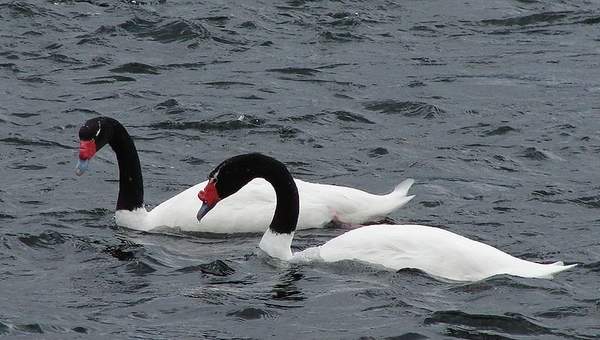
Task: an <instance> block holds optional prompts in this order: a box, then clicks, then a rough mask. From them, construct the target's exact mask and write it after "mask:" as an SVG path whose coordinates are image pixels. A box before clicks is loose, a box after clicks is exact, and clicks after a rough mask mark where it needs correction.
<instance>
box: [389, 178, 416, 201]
mask: <svg viewBox="0 0 600 340" xmlns="http://www.w3.org/2000/svg"><path fill="white" fill-rule="evenodd" d="M413 184H415V180H414V179H412V178H408V179H405V180H404V181H402V182H400V184H398V185H396V187H395V188H394V191H392V192H391V194H393V195H394V196H406V195H407V194H408V190H410V187H412V185H413ZM410 197H411V198H412V197H415V196H414V195H413V196H410Z"/></svg>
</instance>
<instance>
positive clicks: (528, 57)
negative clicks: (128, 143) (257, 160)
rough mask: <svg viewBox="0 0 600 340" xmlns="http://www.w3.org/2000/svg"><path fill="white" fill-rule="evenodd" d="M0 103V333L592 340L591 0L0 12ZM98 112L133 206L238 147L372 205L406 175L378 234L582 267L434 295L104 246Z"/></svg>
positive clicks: (397, 275)
mask: <svg viewBox="0 0 600 340" xmlns="http://www.w3.org/2000/svg"><path fill="white" fill-rule="evenodd" d="M0 94H1V101H0V164H1V165H0V184H1V185H0V336H1V335H5V336H19V335H24V336H31V337H35V338H47V339H65V338H72V337H84V338H153V339H172V338H192V337H193V338H213V339H225V338H307V339H320V338H344V339H358V338H368V337H374V338H378V339H379V338H393V339H414V340H416V339H439V338H464V339H559V338H566V339H597V338H598V337H600V283H599V282H600V232H599V227H600V215H599V212H600V185H599V183H598V179H599V178H600V176H599V169H600V158H599V156H600V119H599V118H600V3H599V2H598V1H595V0H590V1H556V0H513V1H509V0H490V1H470V2H467V1H455V0H447V1H433V0H421V1H416V0H409V1H349V0H341V1H303V0H291V1H283V0H280V1H252V2H242V1H215V0H210V1H192V0H187V1H175V0H160V1H158V0H148V1H144V0H141V1H137V0H136V1H116V0H115V1H112V0H87V1H77V0H74V1H67V0H64V1H61V0H56V1H44V0H38V1H7V0H4V1H1V2H0ZM98 115H108V116H112V117H114V118H117V119H119V120H120V121H121V122H122V123H123V124H124V125H125V126H126V127H127V128H128V129H129V131H130V133H131V134H132V136H133V137H134V138H135V142H136V144H137V147H138V150H139V152H140V158H141V162H142V169H143V174H144V180H145V191H146V203H147V204H148V206H149V207H152V206H156V205H158V204H160V203H161V202H162V201H164V200H166V199H167V198H169V197H171V196H172V195H175V194H176V193H178V192H179V191H181V190H183V189H185V188H187V187H189V186H191V185H193V184H195V183H198V182H200V181H202V180H204V179H205V177H206V175H207V173H208V172H209V171H210V170H211V169H212V168H213V167H214V166H215V165H217V164H218V163H219V162H220V161H221V160H223V159H225V158H228V157H230V156H233V155H236V154H240V153H244V152H250V151H260V152H263V153H266V154H269V155H272V156H274V157H276V158H279V159H281V160H282V161H284V162H285V163H286V164H287V165H288V166H289V167H290V169H291V170H292V172H293V173H294V175H295V176H297V177H298V178H302V179H305V180H309V181H315V182H323V183H332V184H339V185H347V186H353V187H357V188H361V189H364V190H368V191H372V192H379V193H383V192H386V191H389V190H391V189H392V188H393V187H394V185H396V184H397V183H398V182H400V181H401V180H403V179H405V178H407V177H412V178H415V179H416V181H417V182H416V184H415V186H414V187H413V188H412V190H411V192H412V193H413V194H416V195H417V197H416V198H415V199H414V200H413V201H412V202H410V203H409V204H408V205H407V206H406V207H404V208H403V209H401V210H398V211H396V212H395V213H393V214H392V215H391V216H390V218H391V219H393V220H394V221H395V222H397V223H420V224H427V225H434V226H440V227H443V228H446V229H448V230H451V231H453V232H456V233H459V234H461V235H464V236H467V237H470V238H473V239H476V240H479V241H483V242H486V243H488V244H490V245H493V246H495V247H498V248H500V249H502V250H504V251H507V252H509V253H511V254H513V255H515V256H518V257H521V258H524V259H528V260H532V261H540V262H553V261H556V260H563V261H565V262H567V263H579V264H580V265H579V266H578V267H576V268H574V269H572V270H570V271H567V272H564V273H561V274H560V275H558V276H557V277H556V278H555V279H554V280H542V279H522V278H516V277H510V276H500V277H493V278H490V279H487V280H484V281H481V282H475V283H452V282H441V281H439V280H435V279H433V278H431V277H429V276H427V275H425V274H423V273H420V272H418V271H414V270H406V271H400V272H387V271H382V270H380V269H378V268H374V267H369V266H366V265H362V264H357V263H352V262H347V263H338V264H312V265H289V266H285V265H282V264H281V263H277V262H274V261H272V260H270V259H269V258H267V257H266V256H265V255H264V254H262V253H261V252H260V251H259V250H258V248H257V244H258V241H259V239H260V235H254V234H250V235H237V236H236V235H229V236H215V235H206V234H203V235H198V234H186V233H181V232H177V231H172V232H170V233H163V234H149V233H141V232H136V231H132V230H126V229H122V228H119V227H117V226H115V222H114V217H113V209H114V206H115V203H116V197H117V188H118V183H117V179H118V174H117V172H118V169H117V167H116V159H115V157H114V154H113V153H112V152H111V151H110V149H108V148H106V149H103V150H101V151H100V152H99V153H98V155H97V157H95V158H94V159H93V161H92V163H91V169H90V171H89V173H87V174H86V175H84V176H83V177H80V178H78V177H76V176H75V174H74V166H75V160H76V157H77V156H76V155H77V148H78V138H77V131H78V128H79V126H80V125H81V124H82V123H83V122H84V121H85V120H87V119H89V118H92V117H95V116H98ZM344 231H345V230H344V229H340V228H337V227H332V228H328V229H320V230H306V231H302V232H298V233H297V236H296V239H295V242H294V248H295V249H303V248H305V247H308V246H312V245H317V244H320V243H323V242H325V241H326V240H328V239H330V238H332V237H334V236H336V235H339V234H341V233H343V232H344Z"/></svg>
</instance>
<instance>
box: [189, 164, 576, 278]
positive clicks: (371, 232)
mask: <svg viewBox="0 0 600 340" xmlns="http://www.w3.org/2000/svg"><path fill="white" fill-rule="evenodd" d="M257 177H260V178H264V179H265V180H266V181H268V182H269V183H271V185H272V186H273V187H274V189H275V192H276V194H277V207H276V209H275V213H274V215H273V219H272V220H271V223H270V224H269V226H268V228H267V231H266V232H265V234H264V235H263V237H262V239H261V241H260V244H259V247H260V248H261V249H262V250H263V251H265V252H266V253H267V254H269V255H270V256H272V257H276V258H279V259H282V260H285V261H298V262H306V261H315V260H317V261H325V262H337V261H341V260H358V261H362V262H366V263H370V264H375V265H380V266H383V267H385V268H387V269H392V270H399V269H402V268H416V269H419V270H422V271H424V272H426V273H428V274H430V275H432V276H434V277H439V278H444V279H449V280H456V281H477V280H482V279H485V278H487V277H490V276H494V275H498V274H510V275H515V276H521V277H538V278H548V277H551V276H552V275H553V274H556V273H558V272H561V271H563V270H566V269H569V268H571V267H572V266H573V265H570V266H565V265H563V264H562V263H561V262H556V263H553V264H540V263H535V262H530V261H526V260H522V259H519V258H516V257H513V256H511V255H509V254H507V253H505V252H502V251H500V250H498V249H496V248H494V247H492V246H489V245H487V244H484V243H481V242H477V241H473V240H471V239H468V238H466V237H463V236H460V235H457V234H454V233H452V232H449V231H447V230H444V229H440V228H434V227H428V226H421V225H370V226H364V227H361V228H358V229H354V230H351V231H349V232H346V233H344V234H342V235H340V236H338V237H336V238H333V239H331V240H329V241H328V242H326V243H325V244H323V245H321V246H318V247H312V248H308V249H305V250H303V251H301V252H298V253H294V254H293V253H292V251H291V248H290V246H291V243H292V238H293V236H294V231H295V230H296V224H297V221H298V209H299V199H298V190H297V188H296V185H295V183H294V180H293V179H292V176H291V174H290V173H289V171H288V170H287V168H286V167H285V165H283V164H282V163H281V162H279V161H277V160H275V159H273V158H271V157H268V156H264V155H261V154H256V153H254V154H246V155H240V156H236V157H232V158H230V159H228V160H226V161H224V162H223V163H221V164H220V165H219V166H217V168H216V169H215V170H213V171H212V172H211V173H210V175H209V177H208V178H209V179H208V183H207V184H206V186H205V188H204V190H202V191H200V192H199V193H198V198H200V200H201V201H202V202H203V205H202V207H201V209H199V211H198V219H199V220H200V219H202V218H204V216H205V215H206V217H208V216H210V213H209V211H211V209H213V208H214V207H215V206H216V205H217V204H218V203H219V202H220V201H221V200H224V199H226V198H227V197H229V196H231V195H233V194H234V193H236V192H237V191H238V190H240V189H241V188H242V187H244V186H245V185H246V184H247V183H249V182H250V181H251V180H253V179H254V178H257ZM232 197H233V196H232Z"/></svg>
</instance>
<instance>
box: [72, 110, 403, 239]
mask: <svg viewBox="0 0 600 340" xmlns="http://www.w3.org/2000/svg"><path fill="white" fill-rule="evenodd" d="M79 139H80V143H79V161H78V163H77V167H76V174H77V175H82V174H83V173H84V172H85V171H86V170H87V168H88V163H89V161H90V159H92V158H93V157H94V155H95V154H96V152H97V151H98V150H100V149H101V148H102V147H103V146H104V145H106V144H108V145H110V147H111V148H112V149H113V151H114V152H115V154H116V156H117V162H118V165H119V196H118V198H117V208H116V212H115V219H116V223H117V225H120V226H123V227H127V228H131V229H137V230H145V231H147V230H152V229H154V228H157V227H177V228H180V229H182V230H185V231H201V232H215V233H234V232H263V231H264V230H265V229H264V228H265V226H266V225H267V224H268V223H269V220H270V219H271V216H272V215H273V211H274V210H275V203H276V202H275V192H274V191H273V188H272V187H271V185H269V183H267V182H266V181H265V180H263V179H256V180H254V181H252V182H251V183H249V184H248V185H247V186H246V187H245V188H244V189H243V190H241V191H240V192H239V194H238V195H236V196H235V197H231V198H230V199H227V200H223V203H222V204H221V205H220V206H219V209H215V210H214V211H213V214H211V216H207V217H206V218H205V219H203V220H202V222H198V220H197V219H196V212H197V211H198V208H199V207H200V202H198V200H197V198H196V194H197V193H198V191H200V189H201V188H203V187H204V186H205V185H206V183H207V182H203V183H200V184H197V185H195V186H193V187H191V188H189V189H187V190H185V191H183V192H181V193H179V194H178V195H176V196H174V197H172V198H170V199H168V200H167V201H165V202H163V203H162V204H160V205H158V206H157V207H155V208H154V209H152V210H151V211H147V210H146V208H145V207H144V187H143V180H142V170H141V167H140V160H139V158H138V154H137V150H136V148H135V144H134V142H133V139H132V138H131V136H130V135H129V133H128V132H127V130H126V129H125V127H123V125H121V123H119V122H118V121H117V120H115V119H112V118H108V117H98V118H93V119H90V120H88V121H86V122H85V123H84V125H83V126H82V127H81V128H80V130H79ZM295 183H296V185H297V187H298V188H299V190H300V199H301V203H302V209H301V210H300V218H299V221H298V228H299V229H306V228H319V227H323V226H325V225H326V224H328V223H329V222H331V221H339V222H341V223H349V224H359V223H364V222H366V221H372V220H374V219H377V218H381V217H383V216H385V215H387V214H389V213H390V212H392V211H394V210H395V209H398V208H399V207H401V206H403V205H404V204H406V203H407V202H408V201H410V200H411V199H412V198H413V196H407V193H408V190H409V189H410V186H411V185H412V183H413V180H411V179H408V180H405V181H404V182H402V183H400V184H399V185H398V186H397V187H396V189H395V190H394V191H392V192H391V193H389V194H387V195H373V194H370V193H367V192H364V191H361V190H357V189H353V188H348V187H342V186H335V185H327V184H316V183H309V182H304V181H301V180H295Z"/></svg>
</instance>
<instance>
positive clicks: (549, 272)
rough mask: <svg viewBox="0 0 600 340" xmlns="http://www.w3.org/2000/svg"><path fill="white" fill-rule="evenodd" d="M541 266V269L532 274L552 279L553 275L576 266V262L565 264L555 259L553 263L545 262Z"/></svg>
mask: <svg viewBox="0 0 600 340" xmlns="http://www.w3.org/2000/svg"><path fill="white" fill-rule="evenodd" d="M543 266H544V267H543V269H541V270H540V272H539V273H537V274H536V275H533V277H537V278H541V279H552V278H554V275H556V274H558V273H560V272H563V271H565V270H569V269H571V268H573V267H575V266H577V263H575V264H568V265H565V264H564V263H563V262H562V261H557V262H554V263H550V264H545V265H543Z"/></svg>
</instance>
